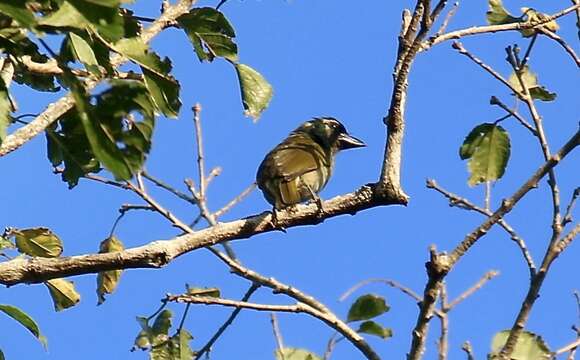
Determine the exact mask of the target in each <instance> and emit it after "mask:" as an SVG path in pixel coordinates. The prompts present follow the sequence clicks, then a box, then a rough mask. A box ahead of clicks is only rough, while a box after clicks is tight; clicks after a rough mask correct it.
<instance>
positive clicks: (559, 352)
mask: <svg viewBox="0 0 580 360" xmlns="http://www.w3.org/2000/svg"><path fill="white" fill-rule="evenodd" d="M579 346H580V338H577V339H576V340H574V341H572V342H571V343H570V344H568V345H566V346H564V347H561V348H560V349H558V350H556V351H554V353H553V356H554V357H556V356H558V355H562V354H563V353H567V352H568V351H572V350H575V349H577V348H578V347H579Z"/></svg>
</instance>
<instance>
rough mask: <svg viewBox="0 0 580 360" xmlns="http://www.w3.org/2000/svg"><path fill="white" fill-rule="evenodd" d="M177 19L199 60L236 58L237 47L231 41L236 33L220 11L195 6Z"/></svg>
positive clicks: (234, 59) (232, 59) (233, 59)
mask: <svg viewBox="0 0 580 360" xmlns="http://www.w3.org/2000/svg"><path fill="white" fill-rule="evenodd" d="M177 21H178V22H179V25H180V26H181V28H182V29H183V30H185V32H186V34H187V36H188V37H189V39H190V41H191V43H192V45H193V48H194V50H195V53H196V54H197V57H198V58H199V60H200V61H204V60H208V61H213V59H214V58H215V57H223V58H226V59H228V60H230V61H234V62H235V61H237V60H238V47H237V45H236V44H235V43H234V41H233V38H234V37H235V36H236V34H235V32H234V29H233V27H232V25H231V24H230V23H229V21H228V20H227V19H226V17H225V16H224V15H223V14H222V13H221V12H219V11H217V10H215V9H213V8H209V7H204V8H196V9H193V10H191V11H190V12H189V13H187V14H185V15H182V16H180V17H179V18H177Z"/></svg>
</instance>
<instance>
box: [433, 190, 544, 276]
mask: <svg viewBox="0 0 580 360" xmlns="http://www.w3.org/2000/svg"><path fill="white" fill-rule="evenodd" d="M427 188H429V189H433V190H435V191H437V192H438V193H440V194H442V195H443V196H445V197H446V198H447V199H449V206H455V207H459V208H461V209H465V210H471V211H475V212H478V213H480V214H482V215H485V216H488V217H489V216H491V215H493V213H492V212H491V211H489V210H486V209H483V208H480V207H479V206H477V205H475V204H473V203H472V202H470V201H469V200H467V199H465V198H462V197H460V196H458V195H456V194H454V193H451V192H449V191H447V190H445V189H444V188H442V187H441V186H440V185H439V184H438V183H437V182H436V181H435V180H431V179H429V180H427ZM498 224H499V225H500V226H501V227H502V229H504V230H505V231H506V232H507V233H508V234H509V236H510V238H511V239H512V240H513V241H514V242H515V243H516V244H517V245H518V247H519V248H520V250H521V252H522V255H523V257H524V260H526V263H527V264H528V268H529V270H530V278H531V277H532V276H534V274H535V273H536V265H535V263H534V259H533V257H532V255H531V254H530V252H529V250H528V247H527V246H526V243H525V241H524V240H523V239H522V238H521V237H520V236H519V235H518V234H517V233H516V232H515V230H514V229H513V228H512V227H511V226H510V225H509V224H508V223H507V221H506V220H505V219H500V220H499V221H498Z"/></svg>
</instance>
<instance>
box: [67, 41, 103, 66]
mask: <svg viewBox="0 0 580 360" xmlns="http://www.w3.org/2000/svg"><path fill="white" fill-rule="evenodd" d="M67 36H68V40H69V42H70V46H71V48H72V51H73V53H74V56H75V58H76V59H77V60H78V61H80V62H81V63H82V64H83V65H84V66H85V67H86V69H87V70H88V71H89V72H91V73H92V74H93V75H97V76H98V75H100V71H99V62H98V61H97V57H96V55H95V53H94V51H93V48H92V46H91V44H89V43H88V42H87V41H86V40H85V39H83V38H82V37H81V36H79V35H77V34H75V33H74V32H69V33H68V34H67Z"/></svg>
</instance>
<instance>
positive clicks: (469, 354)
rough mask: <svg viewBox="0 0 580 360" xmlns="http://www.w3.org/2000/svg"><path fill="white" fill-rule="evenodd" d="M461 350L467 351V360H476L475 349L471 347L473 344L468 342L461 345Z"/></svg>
mask: <svg viewBox="0 0 580 360" xmlns="http://www.w3.org/2000/svg"><path fill="white" fill-rule="evenodd" d="M461 350H463V351H465V354H466V355H467V360H475V356H474V355H473V348H472V347H471V343H470V342H469V341H466V342H464V343H463V345H461Z"/></svg>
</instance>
